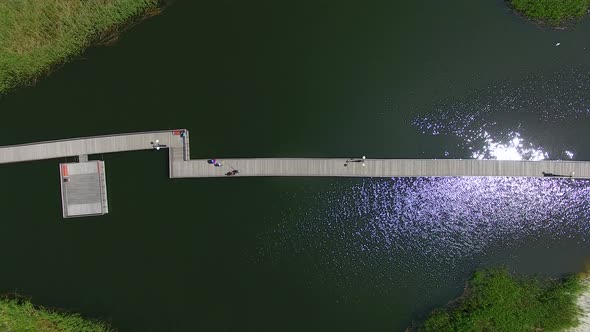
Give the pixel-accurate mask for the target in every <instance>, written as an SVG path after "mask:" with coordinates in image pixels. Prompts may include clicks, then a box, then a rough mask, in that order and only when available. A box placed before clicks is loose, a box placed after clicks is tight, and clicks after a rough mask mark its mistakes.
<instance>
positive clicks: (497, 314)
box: [419, 269, 585, 332]
mask: <svg viewBox="0 0 590 332" xmlns="http://www.w3.org/2000/svg"><path fill="white" fill-rule="evenodd" d="M584 288H585V286H584V284H583V282H582V279H581V277H578V276H572V277H569V278H566V279H563V280H559V281H556V280H541V279H538V278H527V277H516V276H512V275H510V274H509V273H508V272H507V270H506V269H488V270H479V271H477V272H476V273H475V275H474V276H473V278H472V279H471V280H470V282H469V284H468V288H467V290H466V292H465V294H464V296H463V297H461V298H460V299H458V300H457V301H456V302H455V303H454V304H452V305H451V306H450V307H449V308H446V309H439V310H436V311H434V312H433V313H431V315H430V316H429V317H428V318H427V320H426V321H425V322H424V324H423V325H422V326H421V327H420V328H419V331H429V332H430V331H433V332H434V331H436V332H445V331H497V332H503V331H506V332H519V331H560V330H563V329H565V328H568V327H573V326H576V325H577V324H578V318H579V316H580V309H579V307H578V305H577V298H578V296H579V294H580V293H581V292H582V291H583V290H584Z"/></svg>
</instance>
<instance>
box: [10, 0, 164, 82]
mask: <svg viewBox="0 0 590 332" xmlns="http://www.w3.org/2000/svg"><path fill="white" fill-rule="evenodd" d="M158 4H159V1H158V0H1V1H0V94H2V93H4V92H6V91H8V90H10V89H13V88H15V87H17V86H20V85H23V84H27V83H31V82H34V80H35V79H36V78H38V77H40V76H42V75H45V74H47V73H49V72H50V71H51V69H52V68H54V67H55V66H56V65H58V64H60V63H63V62H65V61H67V60H68V59H71V58H72V57H73V56H76V55H79V54H80V53H81V52H82V51H83V50H84V49H85V48H86V47H88V46H89V45H91V44H92V43H93V42H95V41H97V40H100V39H101V38H104V37H106V36H107V35H108V34H109V33H112V32H113V31H114V30H116V28H117V27H118V26H121V25H122V24H125V23H126V22H128V21H129V20H130V19H133V18H136V17H140V16H141V15H145V14H146V13H147V12H148V11H150V10H153V9H154V8H156V7H157V5H158Z"/></svg>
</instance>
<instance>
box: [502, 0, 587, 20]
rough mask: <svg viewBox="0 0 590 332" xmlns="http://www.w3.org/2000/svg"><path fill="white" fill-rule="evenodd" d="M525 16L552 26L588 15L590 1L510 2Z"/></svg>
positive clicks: (523, 0)
mask: <svg viewBox="0 0 590 332" xmlns="http://www.w3.org/2000/svg"><path fill="white" fill-rule="evenodd" d="M508 1H509V2H510V4H511V5H512V7H513V8H514V9H515V10H516V11H518V12H520V13H521V14H523V15H524V16H526V17H528V18H531V19H535V20H540V21H543V22H546V23H548V24H550V25H559V24H561V23H564V22H567V21H570V20H576V19H580V18H582V17H583V16H584V15H586V13H587V11H588V8H589V7H590V0H508Z"/></svg>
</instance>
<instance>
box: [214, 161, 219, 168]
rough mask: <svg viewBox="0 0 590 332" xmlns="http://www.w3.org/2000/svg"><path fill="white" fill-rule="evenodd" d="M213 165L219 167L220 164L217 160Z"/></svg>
mask: <svg viewBox="0 0 590 332" xmlns="http://www.w3.org/2000/svg"><path fill="white" fill-rule="evenodd" d="M213 166H215V167H219V166H221V163H219V162H216V163H215V164H213Z"/></svg>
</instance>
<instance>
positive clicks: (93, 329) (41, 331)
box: [0, 298, 114, 332]
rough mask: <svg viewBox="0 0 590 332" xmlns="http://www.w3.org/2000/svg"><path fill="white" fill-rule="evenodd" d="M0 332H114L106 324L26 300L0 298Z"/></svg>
mask: <svg viewBox="0 0 590 332" xmlns="http://www.w3.org/2000/svg"><path fill="white" fill-rule="evenodd" d="M0 331H36V332H74V331H76V332H79V331H84V332H112V331H114V330H113V329H112V328H111V327H109V326H108V325H107V324H106V323H103V322H99V321H94V320H88V319H84V318H82V317H81V316H80V315H79V314H74V313H61V312H56V311H54V310H50V309H47V308H43V307H40V306H35V305H33V304H32V303H31V302H30V301H28V300H24V299H9V298H0Z"/></svg>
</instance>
